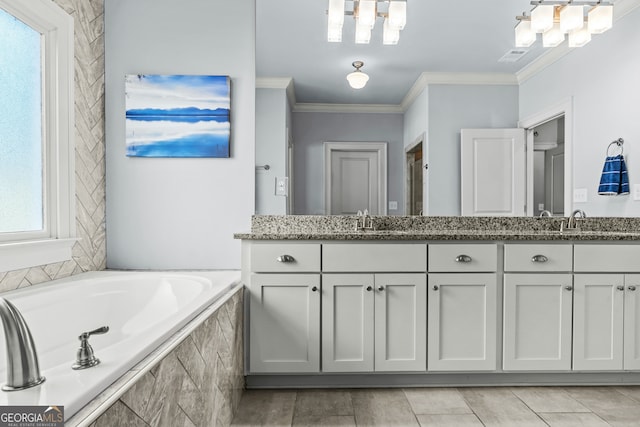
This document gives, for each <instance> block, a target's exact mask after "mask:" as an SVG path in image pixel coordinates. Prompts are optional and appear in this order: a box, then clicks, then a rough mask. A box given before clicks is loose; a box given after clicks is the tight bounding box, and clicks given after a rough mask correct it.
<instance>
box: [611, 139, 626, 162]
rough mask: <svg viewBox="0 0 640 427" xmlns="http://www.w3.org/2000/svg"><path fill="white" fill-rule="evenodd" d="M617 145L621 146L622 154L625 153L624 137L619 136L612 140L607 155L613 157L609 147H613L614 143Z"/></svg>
mask: <svg viewBox="0 0 640 427" xmlns="http://www.w3.org/2000/svg"><path fill="white" fill-rule="evenodd" d="M614 144H615V145H617V146H618V147H620V154H619V155H622V153H624V147H623V146H622V144H624V139H622V138H618V139H616V140H615V141H612V142H611V143H610V144H609V145H608V146H607V157H611V155H610V154H609V149H611V146H612V145H614Z"/></svg>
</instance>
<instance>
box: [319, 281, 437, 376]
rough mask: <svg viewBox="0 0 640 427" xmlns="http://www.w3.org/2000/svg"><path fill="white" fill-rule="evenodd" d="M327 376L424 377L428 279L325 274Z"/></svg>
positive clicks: (323, 320) (324, 352)
mask: <svg viewBox="0 0 640 427" xmlns="http://www.w3.org/2000/svg"><path fill="white" fill-rule="evenodd" d="M322 281H323V289H322V370H323V372H373V371H424V370H425V369H426V301H427V299H426V298H427V297H426V275H425V274H424V273H422V274H420V273H408V274H407V273H404V274H399V273H376V274H338V273H330V274H324V275H323V277H322Z"/></svg>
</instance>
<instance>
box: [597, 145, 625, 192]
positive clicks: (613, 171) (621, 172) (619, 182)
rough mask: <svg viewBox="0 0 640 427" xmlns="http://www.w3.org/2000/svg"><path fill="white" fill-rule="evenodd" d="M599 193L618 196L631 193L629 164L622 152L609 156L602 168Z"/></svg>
mask: <svg viewBox="0 0 640 427" xmlns="http://www.w3.org/2000/svg"><path fill="white" fill-rule="evenodd" d="M598 194H601V195H603V196H616V195H618V194H629V177H628V175H627V165H626V164H625V162H624V157H622V154H618V155H617V156H608V157H607V159H606V160H605V162H604V168H603V169H602V177H601V178H600V186H599V187H598Z"/></svg>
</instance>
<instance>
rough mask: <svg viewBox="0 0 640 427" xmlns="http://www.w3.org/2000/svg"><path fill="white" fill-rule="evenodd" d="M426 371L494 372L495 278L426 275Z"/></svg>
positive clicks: (484, 276) (480, 275) (474, 275)
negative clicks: (427, 293) (427, 288)
mask: <svg viewBox="0 0 640 427" xmlns="http://www.w3.org/2000/svg"><path fill="white" fill-rule="evenodd" d="M428 279H429V286H428V287H429V296H428V321H427V325H428V326H427V327H428V334H427V337H428V338H427V339H428V342H427V352H428V353H427V370H429V371H494V370H496V368H497V366H496V334H497V329H496V326H497V325H496V319H497V315H496V312H497V301H496V287H497V276H496V274H494V273H460V274H457V273H442V274H429V277H428Z"/></svg>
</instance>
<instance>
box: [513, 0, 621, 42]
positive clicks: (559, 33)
mask: <svg viewBox="0 0 640 427" xmlns="http://www.w3.org/2000/svg"><path fill="white" fill-rule="evenodd" d="M531 4H532V5H534V6H535V7H534V8H533V9H532V10H531V15H529V16H527V14H526V12H525V13H523V14H522V16H516V19H517V20H518V24H516V29H515V35H516V47H529V46H531V45H532V44H533V43H534V42H535V41H536V38H537V33H542V44H543V46H544V47H554V46H558V45H559V44H560V43H562V42H563V41H564V39H565V34H569V47H580V46H584V45H585V44H587V43H589V41H591V35H592V34H601V33H604V32H605V31H607V30H608V29H609V28H611V27H612V26H613V5H612V4H611V3H610V2H606V1H602V0H593V1H588V0H587V1H577V0H576V1H574V0H567V1H551V0H534V1H532V2H531ZM585 12H586V15H585Z"/></svg>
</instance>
